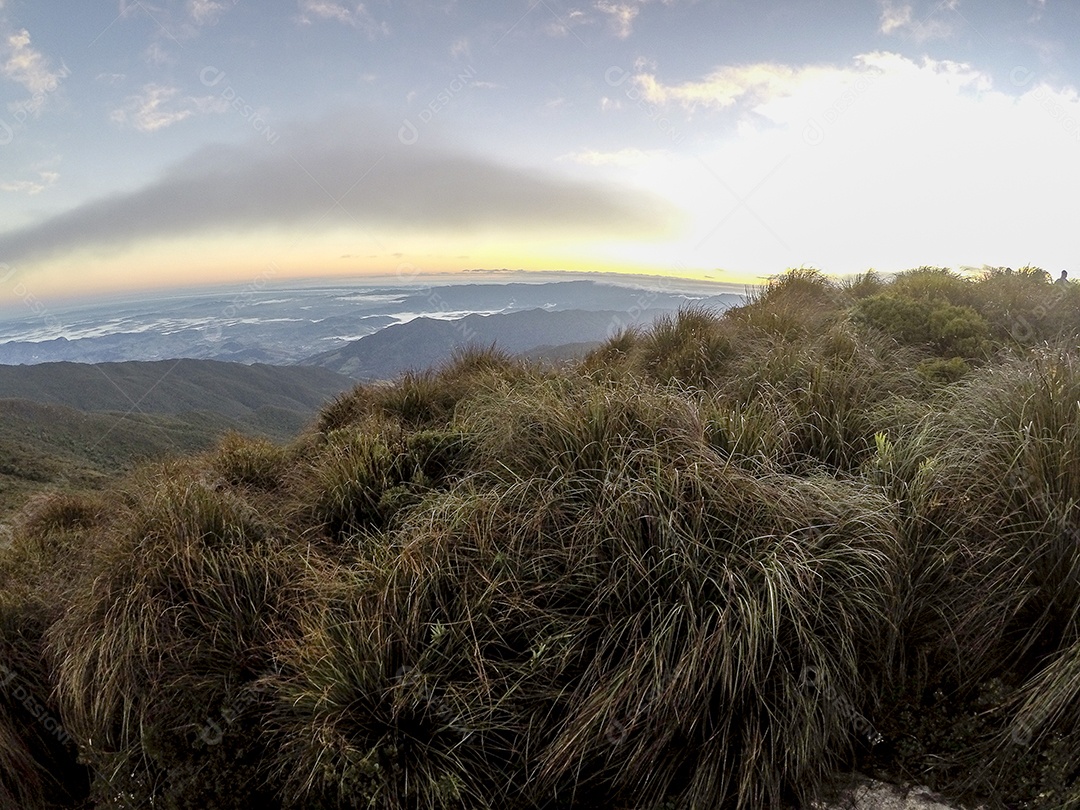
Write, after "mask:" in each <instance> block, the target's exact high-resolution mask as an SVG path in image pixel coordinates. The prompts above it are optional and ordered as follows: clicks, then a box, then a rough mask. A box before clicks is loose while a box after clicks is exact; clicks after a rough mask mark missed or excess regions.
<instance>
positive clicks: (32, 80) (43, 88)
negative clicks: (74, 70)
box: [0, 29, 70, 114]
mask: <svg viewBox="0 0 1080 810" xmlns="http://www.w3.org/2000/svg"><path fill="white" fill-rule="evenodd" d="M0 53H2V58H3V60H4V62H3V65H2V66H0V75H2V76H3V77H4V78H6V79H10V80H11V81H13V82H16V83H17V84H20V85H22V86H23V88H25V89H26V91H27V92H28V93H30V99H29V100H28V101H25V102H21V103H20V104H18V105H17V106H19V107H20V108H21V109H25V110H28V111H30V112H32V113H34V114H38V113H40V112H41V109H42V108H43V107H44V105H45V99H46V98H47V97H48V95H49V94H50V93H53V92H55V91H56V90H57V88H59V86H60V82H61V81H63V80H64V79H66V78H67V77H68V76H69V75H70V71H69V70H68V69H67V66H66V65H64V64H61V66H60V67H59V68H58V69H53V67H52V66H51V64H50V62H49V60H48V58H46V57H45V56H44V55H43V54H42V53H41V51H39V50H37V49H36V48H34V46H33V45H31V44H30V33H29V32H28V31H27V30H26V29H22V30H20V31H15V32H13V33H10V34H8V35H7V36H6V38H5V40H4V42H3V46H2V48H0Z"/></svg>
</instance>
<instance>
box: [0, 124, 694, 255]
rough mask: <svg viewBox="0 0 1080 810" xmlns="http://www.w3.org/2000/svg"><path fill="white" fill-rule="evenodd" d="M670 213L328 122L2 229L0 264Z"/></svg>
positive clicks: (643, 227) (586, 230) (657, 217)
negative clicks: (164, 247)
mask: <svg viewBox="0 0 1080 810" xmlns="http://www.w3.org/2000/svg"><path fill="white" fill-rule="evenodd" d="M286 144H287V145H288V147H289V149H288V150H286V149H285V148H284V147H285V145H286ZM679 216H680V213H679V212H678V211H677V210H676V209H675V208H674V207H673V206H671V205H670V204H668V203H666V202H663V201H661V200H660V199H659V198H657V197H654V196H652V195H651V194H649V193H646V192H641V191H634V190H631V189H627V188H623V187H621V186H611V185H607V184H599V183H587V182H579V181H573V180H569V179H565V178H563V177H560V176H555V175H550V174H545V173H542V172H538V171H535V170H529V169H522V168H516V167H510V166H506V165H502V164H499V163H495V162H493V161H491V160H488V159H486V158H483V157H478V156H475V155H471V154H467V153H464V152H460V151H455V150H450V149H447V148H436V147H426V148H425V147H423V146H421V145H417V146H411V147H407V146H403V145H401V144H400V143H399V142H398V141H397V140H396V139H392V140H390V141H389V142H388V141H387V139H386V137H385V130H382V131H381V134H380V135H378V136H377V135H376V133H375V132H374V131H372V130H371V129H366V130H365V129H362V128H360V127H358V126H356V125H355V124H354V123H353V122H352V121H347V122H342V121H334V122H332V123H331V124H327V123H326V122H323V124H322V125H320V126H318V127H315V126H310V127H303V128H296V129H293V130H292V131H287V132H283V133H282V137H281V139H280V141H279V143H278V145H277V146H276V147H271V146H269V145H267V144H265V143H260V142H259V141H255V142H253V143H251V144H243V145H238V146H217V147H210V148H205V149H202V150H200V151H198V152H196V153H195V154H193V155H192V156H191V157H189V158H188V159H187V160H184V161H182V162H181V163H179V164H177V165H174V166H173V167H172V168H171V169H170V170H169V171H167V172H166V173H165V174H164V175H163V176H162V177H161V178H160V179H158V180H157V181H155V182H153V183H150V184H149V185H147V186H145V187H144V188H142V189H139V190H137V191H134V192H130V193H122V194H116V195H113V196H110V197H105V198H102V199H97V200H92V201H90V202H87V203H85V204H83V205H80V206H78V207H77V208H74V209H72V210H70V211H67V212H66V213H62V214H59V215H56V216H53V217H50V218H48V219H46V220H44V221H42V222H40V223H38V224H36V225H32V226H29V227H24V228H19V229H16V230H14V231H9V232H7V233H3V234H0V261H5V262H8V263H14V262H18V261H26V260H33V259H39V258H44V257H47V256H50V255H57V254H63V253H70V252H73V251H77V250H81V249H86V248H93V247H120V248H123V247H129V246H132V245H134V244H136V243H137V242H139V241H140V240H147V239H156V238H170V237H186V236H193V235H199V234H207V233H237V232H244V231H250V230H257V229H260V228H270V227H273V228H282V227H296V228H314V227H316V226H318V227H323V228H331V227H338V228H340V227H355V228H357V229H370V230H377V229H380V228H388V229H395V230H397V231H406V232H410V233H412V232H430V231H432V230H443V231H445V232H447V233H454V232H458V233H469V232H475V231H484V232H487V231H499V232H508V233H511V234H514V235H517V234H526V233H545V234H547V233H568V234H585V235H588V236H590V237H595V238H601V239H602V238H608V237H615V236H622V237H623V238H630V239H639V238H642V237H648V236H650V235H659V234H660V233H665V232H667V231H668V230H669V229H670V228H671V227H673V226H674V225H675V223H676V222H677V221H678V219H679Z"/></svg>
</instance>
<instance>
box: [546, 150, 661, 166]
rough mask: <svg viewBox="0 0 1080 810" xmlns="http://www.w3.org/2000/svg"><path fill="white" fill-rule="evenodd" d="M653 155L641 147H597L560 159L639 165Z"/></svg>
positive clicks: (598, 163)
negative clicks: (601, 149)
mask: <svg viewBox="0 0 1080 810" xmlns="http://www.w3.org/2000/svg"><path fill="white" fill-rule="evenodd" d="M652 157H653V155H651V154H650V153H648V152H645V151H643V150H641V149H635V148H633V147H627V148H626V149H619V150H618V151H615V152H600V151H597V150H595V149H586V150H582V151H580V152H571V153H570V154H568V155H563V156H562V157H561V158H559V159H560V160H569V161H573V162H574V163H580V164H582V165H584V166H621V167H627V166H639V165H641V164H643V163H646V162H648V161H649V160H650V159H651V158H652Z"/></svg>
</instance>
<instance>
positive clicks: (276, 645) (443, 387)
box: [0, 268, 1080, 810]
mask: <svg viewBox="0 0 1080 810" xmlns="http://www.w3.org/2000/svg"><path fill="white" fill-rule="evenodd" d="M1078 312H1080V289H1078V288H1077V287H1074V286H1072V285H1063V286H1057V285H1052V284H1050V283H1049V280H1048V278H1047V277H1046V274H1045V273H1043V272H1042V271H1039V270H1036V269H1032V268H1025V269H1023V270H1020V271H1017V272H1012V271H1006V270H990V271H987V272H986V273H984V274H983V275H981V276H980V277H978V278H964V277H960V276H958V275H956V274H954V273H951V272H949V271H947V270H943V269H937V268H920V269H918V270H914V271H910V272H908V273H904V274H901V275H899V276H898V277H896V278H895V279H893V280H890V281H886V280H883V279H881V278H879V277H877V276H875V275H873V274H868V275H866V276H863V277H860V278H858V279H856V280H854V281H852V282H849V283H844V284H840V283H837V282H834V281H830V280H829V279H827V278H824V277H822V276H820V275H819V274H817V273H814V272H810V271H790V272H789V273H787V274H785V275H783V276H781V277H779V278H778V279H776V280H775V281H774V282H772V283H770V284H769V285H768V286H767V287H765V288H764V289H763V290H762V291H760V292H759V293H758V294H756V295H755V296H753V298H752V300H750V301H749V302H748V303H747V304H746V305H745V306H743V307H740V308H737V309H733V310H730V311H728V312H726V313H724V314H723V315H720V316H718V315H714V314H711V313H708V312H704V311H693V310H690V311H684V312H682V313H680V314H679V315H678V316H677V317H676V316H672V317H670V318H665V319H662V320H661V321H660V322H659V323H658V324H657V325H656V326H655V327H653V328H652V329H651V330H649V331H644V332H633V331H632V332H627V333H624V334H621V335H619V336H616V337H615V338H613V339H611V340H610V341H608V342H607V343H606V344H604V345H603V346H601V347H600V348H598V349H597V350H595V351H594V352H593V353H592V354H590V355H589V356H588V357H587V358H586V359H585V360H583V361H581V362H579V363H575V364H574V365H571V366H568V367H566V368H564V369H561V370H552V369H550V368H542V367H537V366H532V365H529V364H528V363H525V362H523V361H519V360H514V359H511V358H510V357H508V356H505V355H502V354H500V353H498V352H495V351H471V352H466V353H464V354H462V355H460V356H459V357H458V358H457V359H456V360H455V361H454V362H453V363H451V364H449V365H448V366H446V367H445V368H442V369H440V370H437V371H433V372H430V373H425V374H414V375H409V376H406V377H404V378H402V379H400V380H399V381H398V382H396V383H395V384H393V385H389V386H361V387H358V388H356V389H355V390H354V391H352V392H351V393H349V394H347V395H344V396H342V397H340V398H338V399H337V400H335V401H333V402H332V403H330V404H328V405H327V406H326V407H325V408H324V409H323V411H322V414H321V416H320V417H319V419H318V421H317V423H316V424H314V425H313V426H312V427H311V428H310V429H309V430H308V431H306V432H305V433H304V434H303V435H301V436H300V437H299V438H297V439H296V440H295V441H293V442H292V443H290V444H287V445H278V444H274V443H271V442H269V441H266V440H256V439H248V438H241V437H239V436H233V437H230V438H228V439H226V440H225V441H223V442H222V443H221V444H220V445H219V446H218V447H217V448H216V449H215V450H214V451H212V452H208V453H204V454H202V455H198V456H194V457H190V458H187V459H184V460H181V461H174V462H169V463H165V464H160V465H157V466H155V467H147V468H144V469H142V470H141V471H140V472H139V473H137V474H135V475H133V476H131V477H129V478H128V479H126V480H125V482H124V483H123V484H122V485H120V486H118V487H117V488H116V489H115V491H112V492H110V493H109V494H108V495H107V496H102V497H100V498H87V497H75V496H70V495H66V496H63V495H61V496H54V497H52V498H48V499H41V500H38V501H37V502H35V503H34V504H33V505H32V507H30V508H27V509H26V510H24V512H23V516H22V518H21V519H20V521H19V522H18V523H17V524H16V525H15V526H14V528H13V530H12V531H11V532H10V537H9V539H8V543H7V545H9V548H8V549H7V551H6V552H5V553H3V555H2V556H0V665H2V667H3V669H0V805H2V806H10V807H25V808H41V807H64V808H75V807H96V808H143V807H163V808H247V807H260V808H263V807H269V808H317V809H318V810H340V809H343V808H360V807H364V808H367V807H374V808H395V809H396V808H401V809H402V810H404V808H499V809H500V810H502V809H503V808H541V807H542V808H567V809H568V810H569V809H570V808H591V807H611V808H643V809H644V808H648V809H650V810H651V809H652V808H657V809H659V808H717V807H720V808H764V807H792V806H805V804H806V803H807V802H808V801H809V800H810V799H811V798H813V797H818V796H822V795H826V794H827V793H828V791H829V790H830V787H831V786H833V785H834V784H835V778H836V777H837V775H839V774H843V773H845V772H850V770H851V769H853V768H858V769H862V770H864V771H869V772H873V773H877V774H879V775H884V776H886V777H888V778H893V779H896V780H901V781H904V780H913V781H918V782H923V783H929V784H931V786H933V787H937V788H939V789H943V790H945V791H947V792H949V793H951V794H953V795H955V796H959V797H965V798H970V799H972V800H981V801H984V802H987V803H988V804H989V805H990V806H998V807H1004V806H1011V807H1024V808H1058V807H1076V806H1080V782H1078V776H1080V758H1078V757H1077V755H1076V753H1075V752H1076V751H1078V750H1080V723H1078V722H1077V720H1078V719H1080V718H1078V716H1077V715H1078V714H1080V555H1078V554H1077V540H1078V528H1080V527H1078V524H1077V502H1078V500H1080V435H1078V433H1080V405H1078V403H1080V350H1078V348H1077V345H1078V344H1077V332H1078V331H1080V316H1078Z"/></svg>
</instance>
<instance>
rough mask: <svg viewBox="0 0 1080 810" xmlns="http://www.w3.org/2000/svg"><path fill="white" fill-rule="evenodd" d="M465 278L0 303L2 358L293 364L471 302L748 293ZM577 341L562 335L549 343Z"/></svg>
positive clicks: (672, 283) (648, 305) (648, 282)
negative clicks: (29, 307)
mask: <svg viewBox="0 0 1080 810" xmlns="http://www.w3.org/2000/svg"><path fill="white" fill-rule="evenodd" d="M461 281H462V279H457V280H456V283H455V281H452V280H450V279H440V280H438V281H436V280H432V283H431V284H430V285H429V286H423V285H422V284H421V283H420V282H422V279H416V280H411V281H406V280H399V281H398V282H397V283H391V284H390V285H389V286H376V285H371V286H360V285H358V284H355V283H353V284H337V285H327V284H319V285H315V286H292V285H280V286H277V285H272V284H268V285H267V286H266V287H265V289H262V290H251V289H238V290H232V289H210V290H191V291H189V292H188V293H185V294H181V295H176V296H170V297H168V298H161V299H154V298H146V299H140V300H117V301H107V302H106V301H97V302H92V303H88V304H85V305H80V306H78V307H74V308H72V309H70V310H60V309H58V310H56V311H55V312H53V313H52V317H51V318H49V319H48V320H44V319H42V317H41V316H40V315H37V314H33V313H31V314H27V313H16V314H15V316H14V317H6V315H5V313H0V364H8V365H17V364H21V363H26V364H33V363H51V362H61V361H71V362H77V363H118V362H125V361H132V360H138V361H145V362H149V361H154V360H167V359H176V358H180V357H185V358H192V359H201V360H225V361H234V362H239V363H269V364H273V365H290V364H299V363H304V362H305V360H306V358H310V357H314V356H318V355H321V354H326V353H328V352H330V351H333V350H335V349H342V348H344V347H346V346H347V345H348V343H349V342H350V341H355V340H358V339H360V338H363V337H366V336H370V335H372V334H374V333H376V332H378V331H380V330H382V329H384V328H387V327H392V326H395V325H404V324H407V323H409V322H410V321H412V320H414V319H416V318H425V317H426V318H430V319H433V320H445V321H450V320H454V319H460V318H463V317H466V316H468V315H471V314H474V313H476V314H493V313H498V314H511V313H519V312H526V311H528V310H534V309H541V310H547V311H552V312H554V311H560V310H578V311H592V312H609V313H615V314H621V315H622V316H623V317H624V318H626V319H629V320H635V321H637V320H640V319H641V316H643V315H649V316H651V315H655V314H656V313H658V312H664V311H673V310H676V309H679V308H680V307H685V306H695V305H696V306H702V307H705V308H709V309H726V308H727V307H729V306H731V305H733V304H738V303H742V301H743V298H744V296H743V295H741V294H739V293H738V292H736V289H737V288H735V287H734V285H723V284H715V283H706V282H690V281H686V280H683V281H679V280H674V279H661V278H657V279H655V280H652V279H640V278H639V279H635V280H633V281H630V280H623V281H621V282H620V281H617V280H614V279H613V280H605V281H601V280H581V279H579V280H566V281H563V280H560V281H543V282H539V281H530V282H524V281H515V282H510V283H506V282H502V283H473V282H469V283H461ZM583 341H584V342H587V340H586V338H579V337H575V336H572V335H565V336H563V335H560V336H557V340H555V341H550V343H551V344H552V345H555V344H556V343H566V342H583ZM542 342H549V341H542ZM537 345H539V344H537ZM524 348H525V349H530V348H532V347H531V346H526V347H524Z"/></svg>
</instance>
